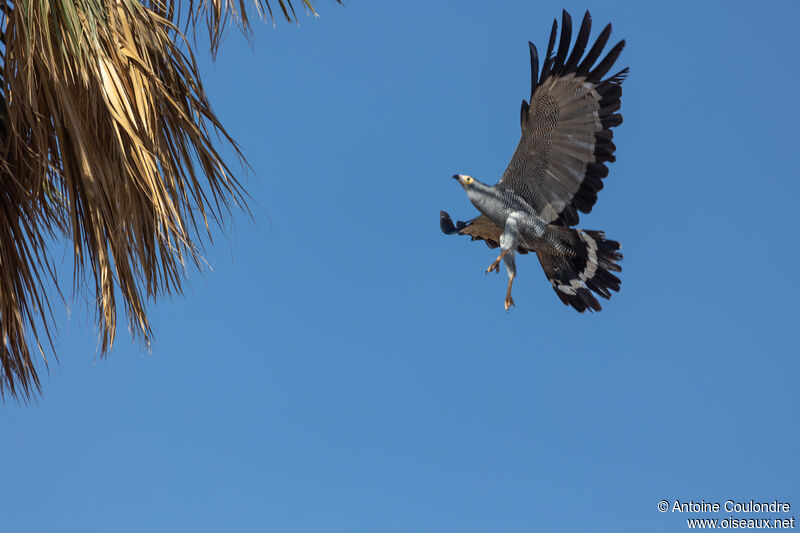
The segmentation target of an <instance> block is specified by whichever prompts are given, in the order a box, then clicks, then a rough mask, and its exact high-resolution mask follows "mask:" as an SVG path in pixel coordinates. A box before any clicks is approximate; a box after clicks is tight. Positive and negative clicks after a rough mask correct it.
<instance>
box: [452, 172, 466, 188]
mask: <svg viewBox="0 0 800 533" xmlns="http://www.w3.org/2000/svg"><path fill="white" fill-rule="evenodd" d="M453 179H454V180H456V181H458V182H459V183H460V184H461V186H462V187H463V186H464V176H462V175H461V174H453Z"/></svg>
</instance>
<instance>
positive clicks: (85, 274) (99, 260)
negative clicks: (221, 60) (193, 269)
mask: <svg viewBox="0 0 800 533" xmlns="http://www.w3.org/2000/svg"><path fill="white" fill-rule="evenodd" d="M0 1H2V0H0ZM278 4H279V6H280V7H281V10H282V12H283V14H284V16H285V17H286V18H287V20H290V21H291V20H293V19H294V20H297V19H296V14H295V13H294V9H293V8H292V5H291V2H289V1H288V0H279V1H278ZM303 4H304V5H305V6H306V7H307V8H308V9H309V10H311V12H312V13H313V8H312V7H311V4H310V3H309V2H308V0H303ZM2 6H3V14H0V20H1V22H0V30H1V31H2V42H3V44H4V54H3V57H2V60H3V65H2V69H1V70H0V72H1V73H2V79H0V91H1V92H2V105H0V147H1V148H2V159H0V186H2V193H3V198H2V199H0V330H1V331H2V335H3V343H2V345H1V346H0V363H1V364H0V394H2V393H3V392H4V390H6V389H7V390H8V391H9V392H10V394H11V395H12V396H14V397H22V398H24V399H27V398H30V396H31V394H33V393H35V392H37V391H38V390H39V387H40V383H39V378H38V375H37V373H36V369H35V367H34V362H33V356H32V353H31V349H30V344H31V342H32V344H33V345H35V346H36V352H35V353H38V354H39V356H40V357H42V358H43V359H44V361H45V363H46V362H47V360H46V359H45V358H44V349H43V348H42V347H41V345H40V338H47V339H48V342H49V340H50V329H51V328H50V326H49V324H50V321H51V319H52V317H51V315H50V314H49V313H50V312H49V309H50V307H49V302H48V300H47V297H46V292H45V290H44V286H45V281H46V280H45V279H43V278H50V279H51V280H52V281H53V282H54V283H55V281H56V279H55V275H54V271H53V268H52V264H51V261H50V259H49V257H48V255H47V249H46V247H45V242H46V240H47V238H48V236H49V235H51V234H52V232H53V231H54V230H59V231H61V232H63V234H64V235H65V236H66V237H67V238H68V239H69V240H71V243H72V248H73V250H74V266H75V274H74V282H75V286H76V287H83V286H84V285H87V286H88V288H89V290H93V292H94V300H95V302H96V306H97V310H98V325H99V329H100V332H101V338H102V342H101V353H102V354H105V353H106V352H107V351H108V350H109V349H110V348H111V347H112V345H113V342H114V338H115V333H116V327H117V316H116V311H117V300H118V299H119V300H121V302H122V304H123V307H124V310H125V313H126V315H127V317H128V322H129V327H130V329H131V331H132V333H133V334H134V336H139V337H141V338H142V339H143V341H144V343H145V344H149V342H150V339H151V327H150V323H149V321H148V319H147V313H146V306H147V304H148V303H149V302H152V301H155V300H156V299H157V298H158V297H159V296H162V295H165V294H174V293H180V292H181V286H182V280H183V279H184V276H185V274H186V267H187V265H188V264H190V263H193V264H195V265H196V266H199V264H200V262H201V256H200V252H201V251H202V238H203V237H202V236H203V235H206V236H207V237H208V238H209V239H210V225H211V224H213V223H219V222H220V219H221V217H223V216H225V215H227V214H228V213H229V212H230V210H231V208H233V207H240V208H243V209H244V210H245V211H246V210H247V206H246V201H245V200H246V194H245V192H244V190H243V189H242V187H241V185H240V184H239V182H238V181H237V180H236V179H235V178H234V175H233V173H232V172H231V170H230V168H229V167H228V165H227V164H226V162H225V161H223V159H222V157H221V155H220V153H219V152H218V151H217V150H216V148H215V147H214V144H213V143H212V135H216V136H218V137H221V138H222V139H223V140H224V141H226V142H227V143H228V144H229V145H230V146H232V147H233V150H234V152H235V154H236V156H237V157H238V158H239V159H240V161H241V162H242V163H243V164H245V165H246V162H245V161H244V158H243V157H242V156H241V153H240V152H239V149H238V147H237V146H236V143H235V142H234V141H233V139H231V137H230V136H229V135H228V134H227V132H226V131H225V129H224V128H223V127H222V125H221V124H220V122H219V120H218V118H217V117H216V115H215V114H214V112H213V111H212V109H211V106H210V104H209V102H208V100H207V98H206V95H205V92H204V90H203V86H202V83H201V81H200V75H199V72H198V69H197V65H196V63H195V59H194V56H193V54H192V52H191V48H190V46H189V44H188V43H187V41H186V39H185V37H184V33H183V32H181V31H180V30H179V28H178V24H179V22H180V19H181V16H180V12H179V10H178V11H177V12H176V6H175V4H174V3H173V2H171V1H168V0H164V1H159V0H155V1H153V2H151V3H150V4H147V5H146V4H142V3H140V2H139V1H138V0H77V1H76V0H20V1H17V2H15V3H13V4H10V3H7V2H6V3H3V4H2ZM255 6H256V9H257V11H258V14H259V15H260V16H264V11H263V8H264V7H265V6H266V8H267V10H268V12H269V13H270V16H271V13H272V11H271V9H270V8H269V4H268V3H266V2H264V1H263V0H256V3H255ZM229 16H230V17H232V18H234V19H236V20H237V22H238V23H239V24H240V25H241V26H242V27H243V28H244V29H245V30H246V29H247V28H248V27H249V26H248V25H249V22H248V19H247V14H246V10H245V6H244V4H243V2H242V1H241V0H240V1H239V2H238V3H237V4H234V3H233V2H232V0H224V1H222V0H210V1H209V2H206V1H205V0H202V1H201V2H200V3H199V4H194V3H193V2H192V1H191V0H190V1H189V3H188V15H187V17H186V23H187V24H189V25H191V26H192V27H194V25H195V24H196V23H197V21H198V20H200V19H201V18H205V20H206V22H207V25H208V28H209V35H210V41H211V47H212V50H216V48H217V46H218V45H219V42H220V36H221V34H222V31H223V29H224V27H225V25H226V21H227V20H228V17H229ZM48 283H49V282H48ZM37 323H39V324H40V330H37V328H36V324H37ZM40 331H43V332H44V335H43V336H42V335H40V333H39V332H40ZM31 339H32V341H31ZM50 344H51V346H52V343H50Z"/></svg>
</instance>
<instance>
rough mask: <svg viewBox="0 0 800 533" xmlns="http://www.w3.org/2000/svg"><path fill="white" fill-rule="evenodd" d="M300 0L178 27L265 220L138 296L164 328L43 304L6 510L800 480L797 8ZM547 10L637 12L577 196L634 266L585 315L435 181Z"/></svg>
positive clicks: (477, 518)
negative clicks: (301, 10)
mask: <svg viewBox="0 0 800 533" xmlns="http://www.w3.org/2000/svg"><path fill="white" fill-rule="evenodd" d="M316 6H317V7H318V11H319V13H320V15H321V16H320V18H319V19H316V20H314V19H310V18H309V19H306V20H303V21H302V23H301V25H300V26H299V28H298V27H296V26H289V25H286V24H278V25H277V27H276V28H273V27H272V26H271V25H256V31H255V35H254V39H253V45H254V48H252V49H251V48H250V46H249V45H248V43H247V42H246V41H245V40H244V39H243V38H242V37H241V36H240V35H239V34H238V33H237V32H236V31H229V33H228V35H227V39H226V42H225V43H223V46H222V48H221V50H220V53H219V57H218V60H217V62H216V63H212V62H211V60H210V58H209V56H208V54H207V53H206V51H205V50H202V51H201V52H200V53H199V54H198V58H199V60H200V61H201V69H202V72H203V73H204V79H205V83H206V86H207V87H206V88H207V91H208V93H209V95H210V97H211V99H212V102H213V104H214V107H215V109H216V111H217V112H218V114H219V115H220V117H221V119H222V120H223V122H224V123H225V124H226V125H227V127H228V128H229V131H230V132H231V133H232V134H233V136H234V137H235V138H236V139H237V140H238V141H239V142H240V144H241V145H242V148H243V150H244V152H245V154H246V155H247V156H248V158H249V160H250V163H251V164H252V167H253V169H254V173H253V174H251V175H249V176H248V177H247V178H246V179H245V180H244V181H245V184H246V186H247V187H248V190H249V191H250V193H251V194H252V195H253V198H254V202H253V207H254V213H255V218H256V220H255V222H250V221H248V219H247V218H246V217H244V216H242V215H237V216H235V217H234V220H233V221H232V222H231V224H230V227H229V231H228V233H227V234H226V235H222V234H219V233H217V235H216V238H215V241H214V247H213V248H209V249H208V253H207V259H208V261H209V263H210V264H211V266H212V267H213V271H212V270H208V269H207V270H206V272H204V273H202V274H201V273H198V272H191V273H190V283H189V288H188V290H187V294H186V296H185V297H183V298H176V299H173V300H171V301H165V302H160V303H159V304H158V305H156V306H154V307H153V308H152V321H153V324H154V326H155V333H156V342H155V343H154V345H153V349H152V354H151V355H148V354H146V353H143V350H142V348H141V346H139V345H137V344H135V343H133V342H132V341H131V339H130V337H129V336H128V335H127V334H126V333H125V332H123V333H122V334H121V335H120V337H119V338H118V340H117V344H116V346H115V349H114V351H113V353H112V354H111V356H110V357H109V359H108V360H99V357H98V355H97V352H96V347H97V340H96V336H95V334H96V333H95V331H94V328H93V317H92V316H91V315H87V312H86V310H85V308H84V305H83V304H81V303H75V304H73V307H72V309H71V313H70V314H69V315H68V314H67V313H66V312H63V313H62V314H61V315H60V317H59V320H60V328H59V330H60V337H59V341H58V353H59V356H60V365H58V366H52V367H51V370H50V372H49V374H48V375H46V376H45V378H44V380H43V382H44V383H43V384H44V391H43V394H42V396H41V398H40V399H39V401H38V402H37V403H35V404H32V405H26V406H20V405H17V404H15V403H14V402H13V401H8V400H6V403H5V405H3V406H2V407H0V427H1V428H2V432H3V438H2V440H0V455H2V457H3V458H4V460H3V469H2V470H3V474H2V481H3V482H2V483H0V515H1V516H2V524H3V525H2V529H3V531H9V532H19V533H22V532H50V531H59V532H63V531H76V532H77V531H80V532H95V531H97V532H100V531H102V532H105V531H115V532H127V531H131V532H140V531H150V532H158V531H192V532H205V531H209V532H210V531H236V532H237V533H240V532H249V531H254V532H255V531H258V532H261V531H268V532H280V533H295V532H297V533H300V532H326V533H332V532H347V533H357V532H375V531H381V532H408V531H414V532H459V533H465V532H467V533H468V532H485V531H504V532H529V531H564V532H571V531H614V532H627V531H631V532H634V531H636V532H639V531H652V532H660V531H683V530H685V529H686V524H685V519H686V518H687V515H685V514H679V513H660V512H658V510H657V507H656V506H657V503H658V501H659V500H661V499H667V500H670V501H672V500H674V499H680V500H695V501H699V500H705V501H719V502H724V501H725V500H727V499H738V500H742V501H749V500H750V499H755V500H757V501H758V500H767V501H771V500H773V499H778V500H780V501H787V502H789V503H791V504H792V506H793V507H795V508H796V509H800V486H798V483H797V475H798V471H800V468H799V467H800V459H799V458H798V454H797V450H798V449H800V424H798V416H797V405H798V401H799V400H800V395H799V394H798V388H797V379H798V374H800V362H799V361H798V355H799V354H798V348H797V345H796V330H797V325H798V311H797V302H798V300H800V291H799V290H798V287H797V282H796V280H795V278H796V276H795V273H796V270H797V266H796V265H797V264H798V262H800V253H799V252H798V247H797V244H798V238H797V231H798V230H797V223H798V221H797V217H796V216H795V214H796V212H797V201H798V200H797V198H798V196H799V195H800V180H799V179H798V178H799V177H800V176H798V170H797V163H796V160H795V157H796V151H797V142H798V140H800V136H799V135H798V124H800V120H799V119H800V112H798V107H797V105H796V103H795V102H796V85H797V82H798V78H797V73H796V72H795V71H796V68H795V67H796V65H797V55H798V51H800V50H798V45H797V42H796V24H795V21H796V20H797V18H798V16H800V7H798V5H797V4H796V3H792V2H788V1H787V2H773V3H770V5H769V6H768V7H765V6H762V5H757V3H754V2H753V3H750V2H747V3H745V2H735V3H731V2H691V3H689V2H670V3H661V4H659V5H650V4H649V3H645V2H618V3H617V2H589V3H588V4H586V3H575V2H567V3H556V2H550V1H542V2H494V3H491V4H487V3H486V2H470V1H463V2H411V3H409V2H404V3H398V2H380V3H370V2H357V1H352V2H347V5H346V7H341V6H337V5H334V4H333V3H332V2H326V1H321V0H317V2H316ZM562 8H566V9H568V10H569V11H571V12H572V14H573V18H575V19H579V18H580V16H581V15H582V13H583V11H584V10H585V9H586V8H589V9H590V10H591V12H592V15H593V18H594V21H595V29H596V30H597V29H598V28H600V27H602V25H604V24H605V23H606V22H612V23H613V24H614V33H613V34H612V42H616V40H618V39H620V38H625V39H626V40H627V43H628V45H627V48H626V49H625V51H624V52H623V54H622V56H621V59H620V62H619V64H618V65H619V67H620V68H621V67H623V66H630V67H631V74H630V77H629V79H628V80H627V81H626V82H625V84H624V93H623V106H622V113H623V114H624V117H625V122H624V124H623V125H622V126H620V127H619V128H618V129H617V131H616V135H615V140H616V144H617V147H618V149H617V156H618V161H617V162H616V163H614V164H613V165H611V173H610V176H609V177H608V178H607V180H605V182H606V186H605V189H604V190H603V191H602V193H601V194H600V198H599V201H598V203H597V205H596V207H595V209H594V211H593V212H592V214H591V215H588V216H583V217H582V218H581V226H582V227H584V228H588V229H603V230H605V231H606V232H607V233H608V235H609V237H611V238H614V239H617V240H619V241H621V242H622V243H623V252H624V254H625V260H624V261H623V272H622V275H621V277H622V281H623V283H622V291H621V292H620V293H619V294H617V295H615V296H614V297H613V298H612V299H611V300H610V301H608V302H603V303H604V310H603V311H602V312H601V313H598V314H594V315H579V314H577V313H576V312H574V311H573V310H572V309H570V308H567V307H564V306H563V305H562V304H561V303H560V302H559V301H558V299H557V298H556V296H555V294H553V291H552V289H551V288H550V286H549V284H548V282H547V280H546V278H545V277H544V275H543V273H542V272H541V269H540V267H539V265H538V262H537V261H536V260H535V258H533V257H530V256H528V257H522V258H519V259H518V262H517V264H518V272H519V276H518V279H517V282H516V283H515V291H514V298H515V300H516V303H517V307H516V308H514V309H513V310H512V311H511V312H510V313H508V314H507V313H505V312H504V311H503V296H504V293H505V285H506V278H505V275H504V274H502V275H500V276H494V275H491V276H487V275H484V273H483V271H484V269H485V268H486V266H487V265H488V263H489V262H490V261H491V260H492V259H493V258H494V257H495V256H496V253H495V252H494V251H490V250H489V249H488V248H486V247H485V246H484V245H483V244H480V243H470V242H469V240H468V239H465V238H456V237H447V236H444V235H442V234H441V233H440V232H439V229H438V212H439V210H440V209H446V210H447V211H449V212H450V213H451V214H453V216H454V217H457V218H460V219H466V218H467V217H470V216H472V214H473V213H474V212H475V211H474V208H473V207H472V206H471V205H470V204H469V202H468V200H467V198H466V195H464V193H463V191H462V190H461V188H460V187H459V186H458V185H457V184H456V183H455V182H454V181H453V180H451V179H450V176H451V175H452V174H454V173H456V172H463V173H468V174H470V175H473V176H475V177H477V178H479V179H481V180H483V181H486V182H489V183H494V182H495V181H496V179H497V178H498V177H499V176H500V174H501V173H502V171H503V169H504V168H505V166H506V164H507V163H508V160H509V158H510V156H511V154H512V152H513V150H514V148H515V146H516V143H517V140H518V136H519V122H518V121H519V103H520V100H521V99H522V98H523V97H527V96H528V91H529V83H530V73H529V67H528V51H527V45H526V43H527V41H528V40H532V41H533V42H534V43H536V44H537V45H538V46H539V48H540V50H542V49H543V48H544V47H545V46H546V40H547V37H548V32H549V27H550V24H551V22H552V19H553V18H554V17H560V13H561V9H562ZM595 34H596V32H595V33H593V35H595ZM66 265H67V266H68V265H69V261H66ZM798 515H800V512H796V511H795V509H793V510H792V512H791V513H789V514H788V515H785V516H781V517H782V518H785V517H788V516H798ZM701 516H709V515H701ZM711 516H713V517H718V518H726V517H727V516H729V515H728V514H725V513H720V514H719V515H711ZM753 516H754V515H748V514H743V515H737V517H739V518H749V517H753Z"/></svg>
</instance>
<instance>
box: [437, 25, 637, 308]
mask: <svg viewBox="0 0 800 533" xmlns="http://www.w3.org/2000/svg"><path fill="white" fill-rule="evenodd" d="M591 27H592V18H591V16H590V15H589V12H588V11H587V12H586V15H584V17H583V22H582V23H581V27H580V30H579V31H578V36H577V38H576V39H575V44H574V45H573V47H572V51H571V52H570V47H569V44H570V39H571V37H572V18H571V17H570V16H569V14H568V13H567V12H566V11H564V12H563V16H562V27H561V38H560V40H559V43H558V50H557V51H556V53H555V55H553V48H554V46H555V42H556V35H557V33H558V22H557V21H555V20H554V21H553V29H552V31H551V32H550V42H549V44H548V45H547V54H546V55H545V59H544V64H543V65H542V72H541V74H539V56H538V53H537V51H536V47H535V46H534V45H533V43H530V42H529V43H528V45H529V47H530V53H531V96H530V104H528V102H526V101H525V100H522V111H521V122H522V138H521V139H520V141H519V145H517V150H516V151H515V152H514V156H513V157H512V158H511V163H509V165H508V168H507V169H506V171H505V172H504V173H503V176H502V177H501V178H500V181H499V182H498V183H497V184H496V185H494V186H489V185H485V184H483V183H481V182H480V181H478V180H477V179H475V178H473V177H471V176H467V175H463V174H456V175H455V176H453V178H455V179H456V180H458V182H459V183H460V184H461V186H462V187H464V190H465V191H466V193H467V196H468V197H469V199H470V201H471V202H472V204H473V205H474V206H475V207H477V208H478V210H479V211H480V212H481V214H480V215H479V216H477V217H476V218H473V219H472V220H470V221H468V222H461V221H458V222H457V223H456V224H453V221H452V219H451V218H450V215H448V214H447V213H446V212H445V211H441V213H440V221H439V222H440V226H441V229H442V231H443V232H444V233H446V234H453V233H457V234H459V235H469V236H470V237H472V240H478V239H480V240H483V241H486V244H488V245H489V247H490V248H497V247H498V246H500V250H501V253H500V256H499V257H498V258H497V260H495V261H494V262H493V263H492V264H491V265H489V268H488V269H487V270H486V271H487V272H492V271H499V266H500V261H501V260H503V262H504V263H505V265H506V270H507V271H508V291H507V292H506V298H505V308H506V311H507V310H508V309H509V307H510V306H512V305H514V300H513V299H512V298H511V285H512V283H513V282H514V276H515V275H516V265H515V261H514V255H515V253H516V252H519V253H521V254H525V253H528V252H535V253H536V255H537V256H538V257H539V262H540V263H541V265H542V268H543V269H544V273H545V275H546V276H547V279H549V280H550V283H551V284H552V286H553V289H554V290H555V292H556V294H557V295H558V297H559V298H560V299H561V301H562V302H564V304H565V305H571V306H572V307H574V308H575V309H576V310H577V311H578V312H581V313H582V312H584V311H585V310H586V309H589V310H591V311H600V309H601V307H600V303H599V302H598V301H597V298H596V297H595V296H594V294H592V292H594V293H596V294H598V295H600V296H602V297H603V298H610V297H611V292H610V291H615V292H619V287H620V280H619V278H618V277H617V276H615V275H614V274H613V273H612V272H620V271H621V270H622V268H621V267H620V266H619V264H618V261H620V260H621V259H622V254H621V253H620V252H619V249H620V244H619V243H618V242H617V241H612V240H610V239H607V238H606V237H605V234H604V233H603V232H602V231H590V230H581V229H577V228H573V227H572V226H575V225H576V224H578V211H581V212H583V213H589V212H590V211H591V210H592V206H594V203H595V202H596V201H597V192H598V191H599V190H600V189H602V188H603V182H602V179H603V178H605V177H606V176H607V175H608V167H606V163H607V162H611V161H614V160H615V159H616V158H615V157H614V150H616V146H614V143H613V142H612V137H613V136H614V134H613V132H612V131H611V128H613V127H615V126H619V125H620V124H621V123H622V115H620V114H619V113H617V112H616V111H618V110H619V108H620V97H621V95H622V85H621V84H622V81H623V80H624V79H625V76H626V75H627V73H628V69H627V68H625V69H623V70H621V71H619V72H617V73H616V74H614V75H613V76H609V77H606V75H607V74H608V71H609V70H610V69H611V67H612V65H613V64H614V62H615V61H616V60H617V58H618V57H619V54H620V52H622V48H623V47H624V46H625V41H620V42H619V43H618V44H617V45H616V46H614V47H613V48H612V49H611V51H609V52H608V54H607V55H606V56H605V58H603V59H602V60H601V61H600V62H599V63H597V64H596V65H595V63H596V62H597V60H598V58H599V57H600V53H601V52H602V51H603V47H604V46H605V45H606V43H607V42H608V38H609V35H610V34H611V24H609V25H608V26H606V27H605V28H604V29H603V31H602V32H601V33H600V36H599V37H598V38H597V41H596V42H595V44H594V46H592V47H591V49H590V50H589V52H588V53H587V54H586V55H585V56H584V51H585V50H586V45H587V43H588V42H589V33H590V31H591Z"/></svg>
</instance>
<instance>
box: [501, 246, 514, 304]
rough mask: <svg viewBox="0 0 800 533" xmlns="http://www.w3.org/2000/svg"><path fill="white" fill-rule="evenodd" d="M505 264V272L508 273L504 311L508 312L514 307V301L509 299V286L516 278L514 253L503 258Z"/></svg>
mask: <svg viewBox="0 0 800 533" xmlns="http://www.w3.org/2000/svg"><path fill="white" fill-rule="evenodd" d="M503 260H504V262H505V264H506V271H507V272H508V290H506V301H505V306H506V311H508V310H509V308H510V307H511V306H513V305H514V299H513V298H512V297H511V285H512V284H513V283H514V278H515V277H517V265H516V261H514V252H513V251H512V252H511V253H510V254H508V255H507V256H505V257H504V258H503Z"/></svg>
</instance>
